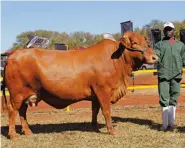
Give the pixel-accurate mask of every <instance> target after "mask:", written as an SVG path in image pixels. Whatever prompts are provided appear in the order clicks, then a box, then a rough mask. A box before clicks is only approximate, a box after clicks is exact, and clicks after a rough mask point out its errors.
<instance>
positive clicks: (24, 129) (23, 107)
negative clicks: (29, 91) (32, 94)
mask: <svg viewBox="0 0 185 148" xmlns="http://www.w3.org/2000/svg"><path fill="white" fill-rule="evenodd" d="M27 108H28V105H27V104H25V103H22V105H21V107H20V109H19V116H20V120H21V125H22V132H23V133H24V134H25V135H31V134H32V131H31V130H30V128H29V126H28V123H27V119H26V111H27Z"/></svg>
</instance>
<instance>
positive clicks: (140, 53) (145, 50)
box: [119, 31, 158, 69]
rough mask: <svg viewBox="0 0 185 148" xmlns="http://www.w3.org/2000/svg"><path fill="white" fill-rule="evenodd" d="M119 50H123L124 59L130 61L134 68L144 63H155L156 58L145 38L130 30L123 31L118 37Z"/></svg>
mask: <svg viewBox="0 0 185 148" xmlns="http://www.w3.org/2000/svg"><path fill="white" fill-rule="evenodd" d="M125 49H126V50H125ZM119 50H121V51H122V52H123V56H124V57H125V59H126V61H129V62H131V63H132V65H133V68H134V69H135V68H139V67H140V66H141V65H142V64H144V63H145V64H155V63H156V62H157V59H158V58H157V56H156V54H155V53H154V51H153V50H152V48H150V47H149V45H148V43H147V41H146V39H145V38H144V37H142V36H140V35H139V34H136V33H133V32H131V31H127V32H125V33H124V36H123V37H122V38H121V39H120V41H119Z"/></svg>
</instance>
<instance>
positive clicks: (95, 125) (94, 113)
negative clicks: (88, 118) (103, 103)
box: [92, 98, 100, 132]
mask: <svg viewBox="0 0 185 148" xmlns="http://www.w3.org/2000/svg"><path fill="white" fill-rule="evenodd" d="M99 110H100V103H99V101H98V100H97V98H95V99H94V100H93V101H92V128H93V130H94V131H95V132H100V131H99V128H98V122H97V116H98V113H99Z"/></svg>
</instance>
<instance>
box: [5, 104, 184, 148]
mask: <svg viewBox="0 0 185 148" xmlns="http://www.w3.org/2000/svg"><path fill="white" fill-rule="evenodd" d="M112 119H113V125H114V126H115V128H116V129H117V131H118V134H117V135H115V136H111V135H108V134H107V130H106V127H105V120H104V117H103V116H102V114H101V112H100V114H99V116H98V121H99V125H100V131H101V133H94V132H92V131H91V123H90V121H91V109H89V108H84V109H71V110H70V111H69V112H66V111H64V110H48V111H36V112H28V122H29V124H30V128H31V130H32V131H33V133H34V134H33V135H30V136H25V135H21V137H20V139H18V140H15V141H11V140H9V139H7V134H8V126H7V124H8V119H7V115H6V114H1V147H2V148H37V147H38V148H144V147H148V148H184V147H185V104H181V105H180V106H178V109H177V115H176V124H177V126H178V127H177V129H176V130H175V131H167V132H162V131H159V130H158V129H159V126H160V124H161V113H160V107H159V106H158V105H153V106H148V105H145V106H125V107H117V106H112ZM16 124H17V126H16V127H17V131H18V133H19V134H20V130H21V129H20V122H19V120H18V118H17V123H16Z"/></svg>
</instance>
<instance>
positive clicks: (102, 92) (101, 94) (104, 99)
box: [95, 88, 117, 135]
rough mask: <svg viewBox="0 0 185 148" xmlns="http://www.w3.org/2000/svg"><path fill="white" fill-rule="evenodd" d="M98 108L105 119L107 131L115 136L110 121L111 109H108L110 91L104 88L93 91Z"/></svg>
mask: <svg viewBox="0 0 185 148" xmlns="http://www.w3.org/2000/svg"><path fill="white" fill-rule="evenodd" d="M95 93H96V95H97V97H98V100H99V103H100V107H101V109H102V113H103V115H104V117H105V121H106V125H107V130H108V132H109V133H110V134H111V135H115V134H117V132H116V130H115V129H114V127H113V125H112V119H111V107H110V96H111V95H110V90H109V89H106V88H103V89H102V88H98V89H96V91H95Z"/></svg>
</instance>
